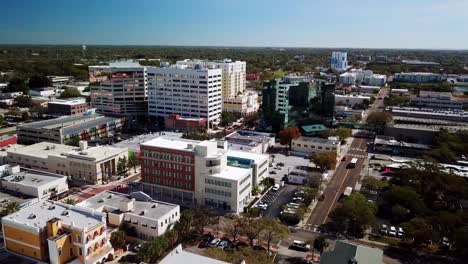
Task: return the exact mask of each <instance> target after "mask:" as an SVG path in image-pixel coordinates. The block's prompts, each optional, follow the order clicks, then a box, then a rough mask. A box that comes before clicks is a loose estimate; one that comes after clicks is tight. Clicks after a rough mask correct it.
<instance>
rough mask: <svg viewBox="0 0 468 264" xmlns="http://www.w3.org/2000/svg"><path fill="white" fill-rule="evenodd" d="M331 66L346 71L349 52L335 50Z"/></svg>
mask: <svg viewBox="0 0 468 264" xmlns="http://www.w3.org/2000/svg"><path fill="white" fill-rule="evenodd" d="M331 68H332V69H334V70H337V71H338V72H344V71H346V69H348V53H347V52H340V51H333V52H332V57H331Z"/></svg>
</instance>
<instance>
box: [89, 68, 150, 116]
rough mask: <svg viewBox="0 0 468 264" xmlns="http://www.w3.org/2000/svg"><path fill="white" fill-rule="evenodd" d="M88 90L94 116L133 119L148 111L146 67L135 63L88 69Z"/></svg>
mask: <svg viewBox="0 0 468 264" xmlns="http://www.w3.org/2000/svg"><path fill="white" fill-rule="evenodd" d="M89 88H90V90H91V106H92V107H93V108H96V111H97V112H98V113H102V114H106V115H117V116H125V117H136V116H145V115H146V113H147V111H148V110H147V96H148V93H147V86H146V67H144V66H141V65H140V64H138V63H136V62H132V61H122V62H113V63H110V64H109V65H102V66H101V65H100V66H89Z"/></svg>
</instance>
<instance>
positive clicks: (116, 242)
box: [110, 231, 127, 248]
mask: <svg viewBox="0 0 468 264" xmlns="http://www.w3.org/2000/svg"><path fill="white" fill-rule="evenodd" d="M126 240H127V235H126V234H125V232H124V231H115V232H112V234H111V238H110V243H111V245H112V247H114V248H124V247H125V243H126Z"/></svg>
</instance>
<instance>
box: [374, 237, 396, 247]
mask: <svg viewBox="0 0 468 264" xmlns="http://www.w3.org/2000/svg"><path fill="white" fill-rule="evenodd" d="M369 240H372V241H377V242H381V243H385V244H389V245H394V246H396V245H398V243H400V239H398V238H395V237H388V236H380V235H373V234H371V235H369Z"/></svg>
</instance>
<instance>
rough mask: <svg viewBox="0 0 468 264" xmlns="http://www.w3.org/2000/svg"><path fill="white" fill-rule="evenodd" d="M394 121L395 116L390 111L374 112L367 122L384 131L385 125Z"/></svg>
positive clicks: (377, 129)
mask: <svg viewBox="0 0 468 264" xmlns="http://www.w3.org/2000/svg"><path fill="white" fill-rule="evenodd" d="M392 121H393V116H392V115H391V114H390V113H388V112H372V113H370V114H369V115H368V116H367V119H366V122H367V124H368V125H369V126H370V127H371V128H372V129H374V130H375V131H377V132H379V133H380V132H382V131H383V130H384V128H385V126H386V125H387V124H389V123H391V122H392Z"/></svg>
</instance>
